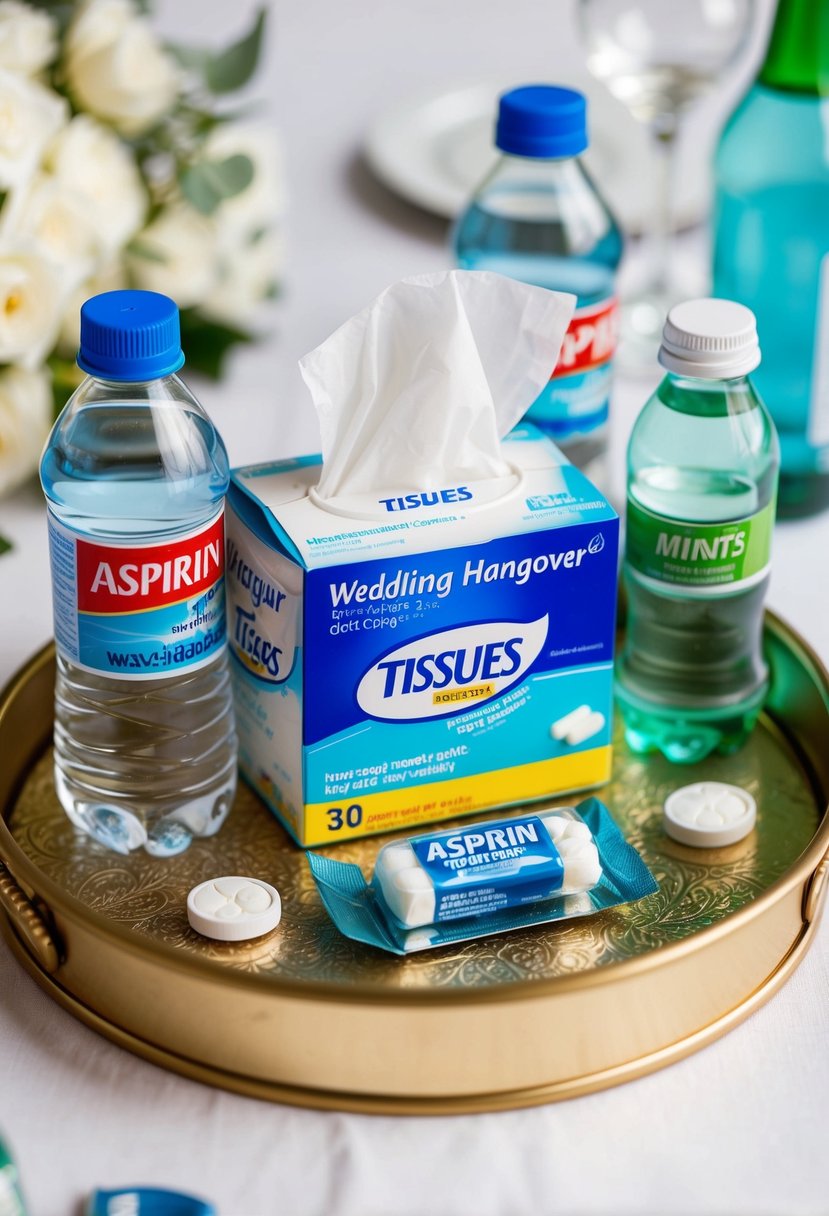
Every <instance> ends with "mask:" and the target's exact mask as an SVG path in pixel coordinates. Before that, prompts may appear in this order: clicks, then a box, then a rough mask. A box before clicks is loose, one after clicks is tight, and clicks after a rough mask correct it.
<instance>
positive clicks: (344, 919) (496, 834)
mask: <svg viewBox="0 0 829 1216" xmlns="http://www.w3.org/2000/svg"><path fill="white" fill-rule="evenodd" d="M308 863H309V865H310V867H311V873H312V874H313V876H314V880H315V882H316V884H317V888H318V890H319V893H320V896H321V898H322V901H323V903H324V905H325V907H326V909H327V911H328V914H329V915H330V917H331V919H332V920H333V921H334V924H335V925H336V926H337V928H338V929H339V930H340V932H341V933H343V934H344V935H345V936H346V937H350V938H352V939H354V940H355V941H361V942H365V943H366V944H368V945H371V946H378V947H379V948H380V949H383V950H389V951H391V952H392V953H394V954H409V953H412V952H414V951H416V950H426V949H429V948H431V947H435V946H442V945H446V944H448V943H451V942H459V941H465V940H468V939H470V938H476V937H485V936H487V935H488V934H491V933H502V932H504V931H506V930H508V929H518V928H523V927H526V926H528V925H537V924H545V923H549V922H550V921H556V920H564V919H567V918H569V917H573V916H587V915H590V914H591V913H593V912H599V911H601V910H603V909H604V908H611V907H614V906H615V905H617V904H622V903H628V902H630V901H631V900H634V899H640V898H642V897H643V896H645V895H650V894H652V893H653V892H654V891H656V889H657V884H656V882H655V880H654V878H653V876H652V875H651V873H650V871H649V870H648V868H647V866H646V865H645V863H644V861H643V860H642V858H641V857H640V856H639V854H638V853H637V852H636V850H635V849H634V848H633V847H632V846H631V845H629V844H628V843H627V842H626V841H625V839H624V837H623V836H622V834H621V832H620V831H619V828H618V827H617V826H616V824H615V823H614V821H613V818H612V816H611V814H610V812H609V810H608V809H607V807H606V806H605V805H604V804H603V803H602V802H600V801H599V799H598V798H586V799H585V800H584V801H583V802H580V803H579V805H578V806H577V807H556V808H552V809H550V808H548V809H544V810H542V811H538V812H536V813H528V814H523V815H513V816H510V817H509V818H505V819H498V820H490V821H488V822H483V823H473V824H468V825H463V826H461V827H457V828H450V829H448V830H444V831H439V832H430V833H427V834H424V835H421V836H413V837H410V838H409V839H408V840H402V841H394V842H392V843H390V844H387V845H384V846H383V847H382V848H381V849H380V852H379V853H378V855H377V860H376V862H375V866H374V873H373V876H372V879H371V882H366V879H365V877H364V875H363V873H362V871H361V869H360V867H359V866H356V865H353V864H351V863H350V862H342V861H335V860H332V859H331V858H328V857H323V856H321V855H320V854H318V853H309V854H308Z"/></svg>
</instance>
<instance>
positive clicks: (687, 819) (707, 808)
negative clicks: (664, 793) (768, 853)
mask: <svg viewBox="0 0 829 1216" xmlns="http://www.w3.org/2000/svg"><path fill="white" fill-rule="evenodd" d="M756 819H757V804H756V803H755V801H754V799H753V798H752V796H751V794H749V792H748V790H744V789H742V788H741V787H740V786H739V785H726V784H725V782H723V781H700V782H698V783H697V784H696V785H684V786H682V788H681V789H678V790H674V792H673V793H672V794H669V795H668V797H667V798H666V799H665V807H664V811H663V816H662V826H663V827H664V829H665V831H666V833H667V834H668V836H670V837H672V839H674V840H677V841H679V843H680V844H688V845H692V846H693V847H695V848H699V849H719V848H722V847H723V846H724V845H727V844H736V842H737V841H738V840H742V839H743V837H744V836H748V834H749V832H750V831H751V829H752V828H753V827H754V823H755V821H756Z"/></svg>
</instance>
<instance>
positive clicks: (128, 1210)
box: [0, 1186, 217, 1216]
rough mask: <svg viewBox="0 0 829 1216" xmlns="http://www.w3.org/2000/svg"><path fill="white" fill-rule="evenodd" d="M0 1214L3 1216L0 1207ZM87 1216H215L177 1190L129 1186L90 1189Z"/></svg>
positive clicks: (211, 1209) (207, 1206)
mask: <svg viewBox="0 0 829 1216" xmlns="http://www.w3.org/2000/svg"><path fill="white" fill-rule="evenodd" d="M0 1216H5V1213H4V1212H3V1210H2V1208H0ZM86 1216H217V1212H216V1209H215V1208H214V1207H213V1205H212V1204H211V1203H206V1202H205V1201H204V1200H203V1199H197V1198H196V1196H195V1195H183V1194H181V1192H180V1191H162V1190H158V1189H157V1188H155V1187H144V1186H139V1187H128V1188H127V1189H126V1190H122V1191H93V1192H92V1194H91V1195H90V1197H89V1203H88V1206H87V1209H86Z"/></svg>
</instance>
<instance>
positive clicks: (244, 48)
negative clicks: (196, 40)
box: [204, 8, 266, 93]
mask: <svg viewBox="0 0 829 1216" xmlns="http://www.w3.org/2000/svg"><path fill="white" fill-rule="evenodd" d="M265 17H266V10H265V9H264V8H260V10H259V12H258V13H257V15H256V20H255V21H254V23H253V28H252V29H251V30H250V32H249V33H247V34H245V36H244V38H242V39H240V40H239V42H235V43H234V44H233V46H229V47H228V48H227V50H225V51H220V53H219V54H218V55H213V56H211V57H210V58H209V59H208V61H207V65H206V67H205V72H204V80H205V84H206V85H207V87H208V89H210V91H211V92H212V93H232V92H233V90H234V89H241V87H242V85H243V84H247V82H248V81H249V80H250V78H251V76H252V75H253V73H254V72H255V71H256V65H257V63H258V62H259V53H260V51H261V49H262V34H263V32H264V29H265Z"/></svg>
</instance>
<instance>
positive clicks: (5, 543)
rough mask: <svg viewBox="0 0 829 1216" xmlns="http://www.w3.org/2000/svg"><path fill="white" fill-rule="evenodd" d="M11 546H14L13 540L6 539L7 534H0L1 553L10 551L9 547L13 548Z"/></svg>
mask: <svg viewBox="0 0 829 1216" xmlns="http://www.w3.org/2000/svg"><path fill="white" fill-rule="evenodd" d="M11 547H12V543H11V541H10V540H6V538H5V536H0V555H2V554H3V553H8V551H9V549H11Z"/></svg>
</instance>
